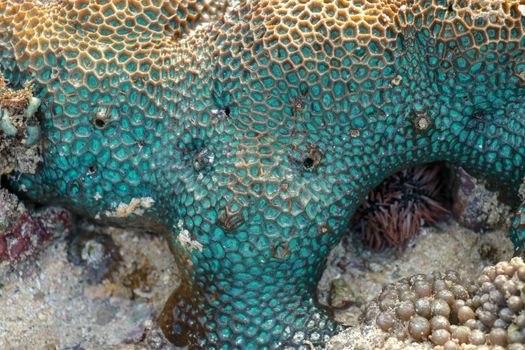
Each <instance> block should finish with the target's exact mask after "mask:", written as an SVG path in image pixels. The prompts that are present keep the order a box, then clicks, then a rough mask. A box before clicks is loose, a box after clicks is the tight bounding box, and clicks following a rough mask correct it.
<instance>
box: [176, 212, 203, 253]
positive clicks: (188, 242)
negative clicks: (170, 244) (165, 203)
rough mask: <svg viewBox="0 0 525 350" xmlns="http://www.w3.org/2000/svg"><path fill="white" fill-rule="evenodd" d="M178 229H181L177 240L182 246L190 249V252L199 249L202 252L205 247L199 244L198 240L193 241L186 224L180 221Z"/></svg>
mask: <svg viewBox="0 0 525 350" xmlns="http://www.w3.org/2000/svg"><path fill="white" fill-rule="evenodd" d="M177 228H178V229H179V234H178V236H177V239H178V241H179V243H180V245H181V246H183V247H185V248H186V249H188V250H189V251H190V252H191V251H192V250H193V249H197V250H198V251H201V252H202V249H203V248H204V246H203V245H202V243H200V242H198V241H197V240H194V239H191V235H190V231H188V230H187V229H186V228H185V227H184V222H183V221H182V220H179V221H178V222H177Z"/></svg>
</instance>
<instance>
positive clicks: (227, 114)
mask: <svg viewBox="0 0 525 350" xmlns="http://www.w3.org/2000/svg"><path fill="white" fill-rule="evenodd" d="M224 113H225V114H226V116H227V117H229V116H230V113H231V109H230V107H228V106H226V107H224Z"/></svg>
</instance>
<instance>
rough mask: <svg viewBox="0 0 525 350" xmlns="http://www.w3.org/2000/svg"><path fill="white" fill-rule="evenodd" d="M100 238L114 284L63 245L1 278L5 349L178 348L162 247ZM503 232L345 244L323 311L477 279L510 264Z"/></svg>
mask: <svg viewBox="0 0 525 350" xmlns="http://www.w3.org/2000/svg"><path fill="white" fill-rule="evenodd" d="M103 230H104V232H105V233H107V234H109V235H111V237H112V238H113V240H114V241H115V243H116V245H117V246H118V247H119V249H120V252H121V255H122V257H123V262H122V263H121V265H120V268H119V270H118V271H117V272H116V273H115V274H114V276H113V278H111V279H106V280H104V281H103V282H102V283H100V284H93V283H90V282H89V281H88V280H87V278H86V273H85V271H84V269H83V268H82V267H81V266H76V265H74V264H72V263H71V262H69V261H68V259H67V240H66V239H61V240H58V241H55V242H53V243H52V244H51V245H49V246H48V247H47V248H46V249H45V250H44V251H42V252H41V253H40V254H39V255H38V256H37V257H36V258H32V259H30V260H28V261H25V262H23V263H21V264H20V265H18V266H17V267H16V269H15V270H13V271H10V272H8V273H7V274H6V275H5V276H4V277H2V278H1V279H0V310H1V311H0V349H5V350H11V349H13V350H15V349H16V350H18V349H46V350H52V349H60V350H62V349H76V350H80V349H86V350H87V349H119V350H120V349H175V347H173V346H172V345H171V344H168V343H167V342H166V341H165V340H164V339H163V337H162V335H161V332H160V330H159V329H158V328H157V327H156V325H155V318H156V316H157V315H158V314H159V312H160V311H161V310H162V306H163V304H164V302H165V300H166V299H167V298H168V296H169V295H170V292H171V291H172V290H173V289H174V288H175V287H176V286H177V282H178V272H177V268H176V266H175V261H174V259H173V257H172V255H171V253H170V251H169V248H168V245H167V243H166V241H165V240H164V239H163V238H162V237H160V236H155V235H150V234H144V233H137V232H131V231H126V230H121V229H115V228H106V229H103ZM505 232H506V229H505V228H501V229H499V230H494V231H490V232H487V233H484V234H479V233H475V232H473V231H470V230H468V229H465V228H462V227H461V226H459V225H458V224H457V223H456V222H455V221H453V220H452V219H450V220H449V221H447V222H446V223H443V224H440V225H439V226H438V227H435V228H423V229H422V230H421V232H420V235H419V236H418V237H416V238H414V239H412V240H411V241H410V242H409V244H408V245H407V246H406V247H405V248H404V249H403V250H400V249H398V248H395V249H389V250H386V251H382V252H373V251H370V250H368V249H366V248H364V247H363V246H362V245H361V244H360V242H358V241H356V239H355V238H351V237H345V238H344V239H343V241H342V242H341V243H340V244H339V245H338V246H337V247H336V248H335V249H334V250H333V251H332V253H331V254H330V257H329V266H328V267H327V269H326V271H325V273H324V275H323V278H322V279H321V281H320V283H319V295H320V299H321V301H324V302H325V303H326V302H327V300H328V299H329V296H330V293H332V300H335V302H337V303H343V304H344V305H345V306H346V308H345V309H344V310H342V311H338V312H337V313H336V319H337V320H338V321H340V322H343V323H345V324H348V325H356V324H357V323H358V321H357V319H358V316H359V314H360V312H361V308H362V306H364V305H365V304H366V302H368V301H370V300H371V299H372V298H373V297H375V296H377V295H378V294H379V293H380V291H381V289H382V287H383V286H384V285H386V284H388V283H391V282H394V281H396V280H399V279H401V278H403V277H407V276H411V275H414V274H418V273H430V272H432V271H435V270H439V271H445V270H449V269H452V270H457V271H459V272H460V273H461V274H463V275H464V276H467V275H470V276H476V275H478V274H479V273H480V271H481V270H482V269H483V267H485V266H487V265H491V264H494V263H495V262H497V261H499V260H504V259H509V258H510V257H511V256H512V244H511V242H510V240H509V239H508V238H507V235H506V233H505ZM331 286H332V288H330V287H331ZM335 286H338V287H337V288H336V287H335ZM330 290H331V292H330ZM348 306H349V307H348ZM353 337H355V334H354V333H352V332H351V331H345V332H343V333H342V334H340V335H338V336H336V337H334V339H332V342H330V344H329V345H328V347H327V348H328V349H344V348H345V344H349V343H355V342H356V341H359V339H354V338H353ZM389 348H391V349H394V348H396V345H395V344H394V345H392V347H389ZM397 348H400V349H401V348H406V346H405V345H398V346H397ZM414 348H416V347H414ZM419 348H425V347H424V346H423V347H419Z"/></svg>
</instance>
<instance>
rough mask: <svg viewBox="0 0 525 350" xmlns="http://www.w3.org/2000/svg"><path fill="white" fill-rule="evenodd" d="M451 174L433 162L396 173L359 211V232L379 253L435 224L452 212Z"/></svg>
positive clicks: (370, 196)
mask: <svg viewBox="0 0 525 350" xmlns="http://www.w3.org/2000/svg"><path fill="white" fill-rule="evenodd" d="M447 173H448V172H447V169H446V168H445V166H444V165H443V164H442V163H429V164H423V165H419V166H416V167H413V168H408V169H405V170H401V171H399V172H397V173H395V174H393V175H392V176H390V177H389V178H387V179H386V180H385V181H383V182H382V183H381V184H380V185H379V186H378V187H376V188H375V189H374V190H372V191H371V192H370V193H369V194H368V195H367V197H366V199H365V200H364V201H363V202H362V203H361V205H360V206H359V208H358V209H357V210H356V213H355V215H354V218H353V223H354V225H353V226H354V228H355V231H356V232H358V233H359V234H360V235H361V237H362V239H363V241H364V242H365V243H366V244H367V245H368V246H369V247H370V248H372V249H375V250H379V249H382V248H385V247H388V246H397V245H400V244H402V243H404V242H405V241H407V240H408V239H410V238H411V237H413V236H414V235H415V234H416V233H417V232H418V231H419V229H420V228H421V225H422V224H424V223H426V224H433V223H435V222H436V221H437V220H438V219H439V218H441V217H443V215H444V214H446V213H448V212H449V211H448V210H447V209H446V208H445V207H446V203H447V195H446V179H447V176H446V174H447Z"/></svg>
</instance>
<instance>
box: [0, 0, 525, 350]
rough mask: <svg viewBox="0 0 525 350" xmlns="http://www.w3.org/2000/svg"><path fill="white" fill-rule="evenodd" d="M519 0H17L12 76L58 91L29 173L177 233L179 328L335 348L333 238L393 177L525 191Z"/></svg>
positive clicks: (35, 184) (4, 43) (174, 322)
mask: <svg viewBox="0 0 525 350" xmlns="http://www.w3.org/2000/svg"><path fill="white" fill-rule="evenodd" d="M520 1H522V0H503V1H500V0H498V1H491V0H487V1H482V2H480V1H474V0H472V1H470V0H466V1H448V0H417V1H407V0H391V1H367V0H360V1H346V0H324V1H303V0H284V1H270V0H250V1H238V2H235V4H237V6H235V7H234V6H227V5H228V4H229V2H223V1H214V0H187V1H186V0H170V1H167V0H166V1H162V0H160V1H151V0H145V1H135V0H97V1H95V0H75V1H73V0H61V1H55V0H47V1H30V0H0V67H1V71H2V72H3V74H4V75H5V77H6V78H7V79H8V80H9V81H10V84H12V87H16V88H19V87H21V84H23V83H25V82H28V81H30V80H31V81H32V82H33V89H32V91H33V93H34V94H35V97H37V98H40V99H41V101H42V103H41V112H42V124H41V126H42V140H41V146H42V149H43V152H42V154H43V166H42V168H41V170H40V171H38V172H37V173H36V174H35V175H24V176H21V177H16V178H12V179H11V183H12V184H13V186H15V187H17V188H18V189H19V190H20V191H25V193H26V195H27V196H29V197H30V198H33V199H34V200H37V201H40V202H45V203H61V204H63V205H66V206H67V207H68V208H70V209H72V210H73V211H75V212H76V213H78V214H81V215H83V216H87V217H92V218H97V219H98V220H99V221H100V222H102V223H116V224H120V225H127V226H138V227H147V228H148V229H149V230H156V231H159V232H164V233H166V235H167V237H168V238H169V241H170V242H171V245H172V248H173V249H172V250H173V251H174V253H175V256H176V259H177V261H178V264H179V265H180V266H181V269H180V270H181V271H182V283H181V287H180V288H179V289H178V290H176V291H175V292H174V295H173V298H172V299H170V300H172V302H170V303H169V304H168V305H169V307H166V309H165V313H164V315H163V319H164V320H166V322H167V323H166V326H165V327H164V329H165V332H166V334H168V335H169V337H170V339H171V340H172V341H173V342H175V343H177V344H182V343H189V344H190V345H191V346H193V347H204V348H206V347H212V346H217V347H221V348H227V347H231V348H233V347H244V348H277V347H279V348H286V347H292V348H301V347H305V346H307V345H306V344H313V345H314V346H319V345H321V344H322V343H324V341H325V340H326V339H327V338H328V337H329V336H330V334H332V333H333V332H334V331H335V330H336V326H335V324H334V323H333V321H332V320H331V319H330V318H329V316H328V314H327V313H326V312H325V310H323V309H322V308H321V307H319V304H318V303H317V302H316V297H315V285H316V282H317V280H318V279H319V276H320V274H321V272H322V271H323V268H324V265H325V262H326V256H327V253H328V252H329V251H330V249H331V248H332V247H333V246H334V245H335V244H336V243H337V242H338V241H339V239H340V238H341V236H342V235H343V234H344V232H345V231H346V228H347V227H348V224H349V221H350V218H351V216H352V214H353V213H354V212H355V210H356V208H357V207H358V205H359V204H360V203H361V202H362V200H363V198H364V197H365V195H366V194H367V193H368V192H369V191H370V190H371V189H372V188H374V187H375V186H377V185H378V184H379V183H380V182H381V181H382V180H384V179H385V178H386V177H387V176H388V175H390V174H392V173H394V172H396V171H397V170H399V169H402V168H406V167H409V166H413V165H417V164H421V163H428V162H433V161H439V160H443V161H448V162H451V163H454V164H457V165H460V166H463V167H465V169H467V170H468V171H470V172H472V173H473V174H476V175H478V176H482V177H484V178H486V179H488V180H489V182H490V181H492V182H494V183H495V184H496V185H497V187H498V188H499V189H500V190H501V192H502V195H503V196H502V198H504V199H506V200H509V201H511V202H513V204H514V205H516V206H517V205H519V201H518V198H517V195H516V194H517V191H518V187H519V184H520V183H521V181H522V178H523V177H524V175H525V162H524V160H525V158H524V157H525V146H524V138H525V120H524V119H523V115H524V114H525V101H524V99H523V95H524V94H525V84H524V81H525V43H524V41H523V33H524V29H525V28H524V27H525V18H524V17H523V14H522V12H521V11H520V9H521V7H520V6H523V5H522V4H521V3H520ZM133 199H135V202H133ZM137 199H147V203H148V205H146V206H144V205H140V207H138V206H137V207H136V208H138V209H140V210H131V211H129V210H124V211H125V214H126V215H125V217H120V216H119V215H113V214H114V213H116V212H118V211H119V210H122V208H123V207H120V209H119V205H120V204H121V203H123V204H125V205H126V208H127V209H130V205H131V206H133V203H135V204H137V202H136V200H137ZM126 208H124V209H126ZM523 213H525V210H522V211H520V212H519V215H518V216H517V217H516V219H515V220H514V221H513V223H514V225H513V228H512V230H511V237H512V239H513V241H514V243H515V245H516V252H517V253H520V252H521V249H522V248H523V246H524V238H525V233H524V227H525V226H524V225H523V224H522V222H524V221H525V220H523V221H521V220H520V219H521V216H522V214H523ZM128 214H129V215H128ZM179 222H180V223H181V225H179V224H178V223H179ZM182 233H183V234H184V237H183V239H179V235H180V234H182ZM188 242H191V243H193V244H188ZM196 248H197V249H196Z"/></svg>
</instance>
